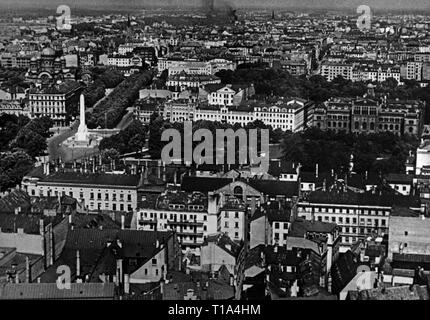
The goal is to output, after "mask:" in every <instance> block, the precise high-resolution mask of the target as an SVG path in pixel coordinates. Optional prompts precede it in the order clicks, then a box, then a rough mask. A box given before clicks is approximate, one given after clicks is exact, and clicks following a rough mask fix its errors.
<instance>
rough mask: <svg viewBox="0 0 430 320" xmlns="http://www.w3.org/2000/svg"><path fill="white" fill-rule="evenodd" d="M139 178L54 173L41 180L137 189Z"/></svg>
mask: <svg viewBox="0 0 430 320" xmlns="http://www.w3.org/2000/svg"><path fill="white" fill-rule="evenodd" d="M139 180H140V176H139V175H131V174H108V173H78V172H55V173H53V174H50V175H49V176H46V177H45V178H43V179H42V181H43V182H54V183H61V184H80V185H102V186H125V187H137V186H138V184H139Z"/></svg>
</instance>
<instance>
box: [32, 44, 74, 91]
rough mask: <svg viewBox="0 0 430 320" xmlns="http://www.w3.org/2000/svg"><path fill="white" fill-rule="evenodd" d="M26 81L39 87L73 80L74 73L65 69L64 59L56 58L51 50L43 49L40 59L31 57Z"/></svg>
mask: <svg viewBox="0 0 430 320" xmlns="http://www.w3.org/2000/svg"><path fill="white" fill-rule="evenodd" d="M26 80H27V81H28V82H31V83H35V84H39V85H50V84H53V83H54V82H56V81H58V80H60V81H67V80H75V71H74V70H72V69H70V68H67V67H66V59H65V58H64V57H63V56H61V57H60V56H58V55H57V54H56V52H55V51H54V50H53V49H52V48H44V49H43V50H42V53H41V55H40V57H33V58H32V59H31V61H30V69H29V71H28V72H27V74H26Z"/></svg>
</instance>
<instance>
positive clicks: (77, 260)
mask: <svg viewBox="0 0 430 320" xmlns="http://www.w3.org/2000/svg"><path fill="white" fill-rule="evenodd" d="M76 276H77V277H80V276H81V258H80V256H79V250H76Z"/></svg>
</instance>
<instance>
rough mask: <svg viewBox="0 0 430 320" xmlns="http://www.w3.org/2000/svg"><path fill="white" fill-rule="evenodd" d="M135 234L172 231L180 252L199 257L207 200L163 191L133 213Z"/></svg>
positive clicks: (205, 219) (204, 226) (198, 195)
mask: <svg viewBox="0 0 430 320" xmlns="http://www.w3.org/2000/svg"><path fill="white" fill-rule="evenodd" d="M135 221H136V228H137V229H138V230H153V231H166V230H172V231H176V235H177V237H178V238H179V243H180V244H181V247H182V250H183V252H184V253H185V252H187V251H189V250H191V251H193V252H195V253H197V254H199V253H200V247H201V245H202V244H203V241H204V236H206V235H207V234H208V197H207V195H205V194H203V193H201V192H193V193H187V192H183V191H180V190H176V189H171V190H169V189H168V190H166V191H165V192H163V193H162V194H161V195H160V196H158V197H154V198H153V199H149V198H147V200H146V201H144V202H143V203H142V204H141V207H140V208H139V209H138V210H137V212H136V219H135Z"/></svg>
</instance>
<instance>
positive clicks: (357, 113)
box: [305, 86, 425, 136]
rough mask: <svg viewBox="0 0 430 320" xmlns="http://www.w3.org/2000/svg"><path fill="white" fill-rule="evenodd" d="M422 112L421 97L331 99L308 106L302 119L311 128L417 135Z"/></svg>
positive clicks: (419, 130)
mask: <svg viewBox="0 0 430 320" xmlns="http://www.w3.org/2000/svg"><path fill="white" fill-rule="evenodd" d="M370 90H372V87H371V86H369V91H370ZM424 111H425V102H423V101H420V100H386V99H384V100H382V101H379V100H376V99H370V98H355V99H351V98H331V99H329V100H327V101H326V102H324V103H323V104H319V105H314V106H312V107H311V108H309V109H308V110H307V112H306V120H305V122H306V125H307V126H310V127H312V126H313V127H317V128H320V129H321V130H332V131H336V132H340V131H345V132H353V133H367V134H370V133H378V132H385V131H388V132H392V133H394V134H397V135H404V134H412V135H416V136H420V135H421V133H422V130H423V126H424Z"/></svg>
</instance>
